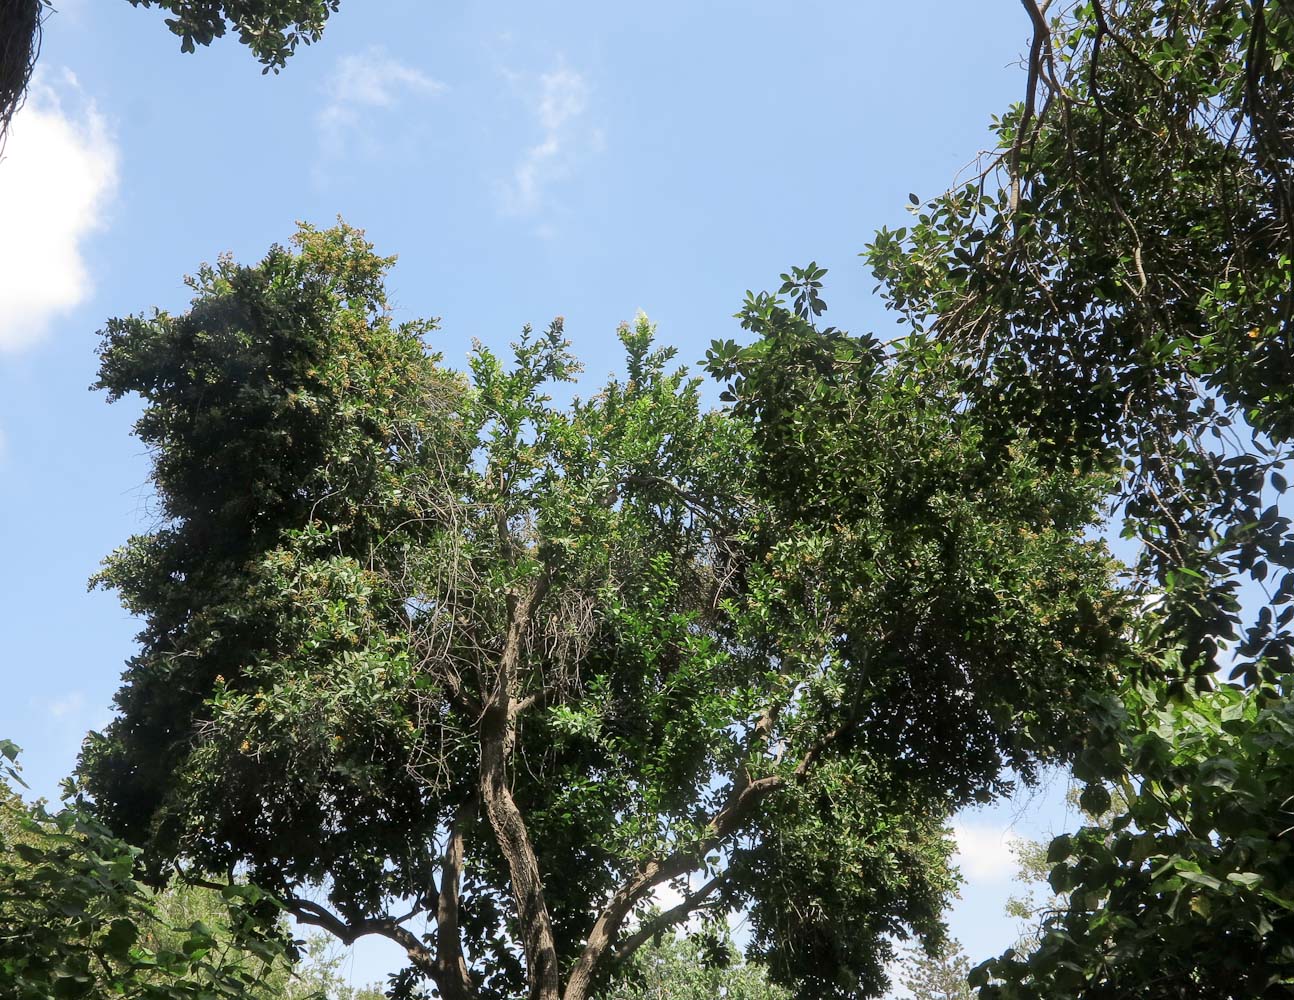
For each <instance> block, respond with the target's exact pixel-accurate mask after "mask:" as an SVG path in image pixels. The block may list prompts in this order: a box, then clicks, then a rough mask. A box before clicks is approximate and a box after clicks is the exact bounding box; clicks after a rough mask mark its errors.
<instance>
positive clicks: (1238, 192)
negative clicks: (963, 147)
mask: <svg viewBox="0 0 1294 1000" xmlns="http://www.w3.org/2000/svg"><path fill="white" fill-rule="evenodd" d="M1023 5H1024V7H1025V9H1026V11H1027V12H1028V13H1029V16H1030V21H1031V23H1032V26H1033V32H1034V34H1033V42H1032V46H1031V49H1030V53H1029V56H1028V59H1027V67H1028V78H1027V84H1026V88H1025V98H1024V101H1023V102H1022V103H1020V104H1018V105H1016V106H1014V107H1012V108H1011V109H1010V110H1009V111H1008V112H1007V113H1006V114H1004V115H1003V116H1002V117H1001V118H1000V119H995V120H994V126H995V129H996V132H997V136H998V145H997V148H996V149H995V150H994V151H993V153H992V154H991V156H990V157H989V159H988V162H987V163H986V164H984V169H983V171H982V173H980V175H979V176H977V177H976V178H974V179H973V180H972V181H970V182H969V183H966V184H962V185H958V186H956V187H955V188H954V189H953V190H950V191H949V192H947V193H946V194H944V195H942V196H940V197H938V198H934V199H932V200H930V201H929V202H927V203H926V204H924V205H922V204H921V203H920V200H919V199H917V197H916V196H915V195H914V196H913V201H914V203H915V204H916V207H914V210H913V211H914V215H915V219H914V222H913V224H912V225H911V226H910V227H903V228H900V229H898V230H893V231H891V230H882V231H881V232H880V233H879V234H878V235H877V237H876V239H875V241H874V242H873V243H872V244H871V245H870V246H869V247H868V249H867V254H866V255H867V257H868V260H869V262H870V263H871V265H872V267H873V269H874V270H875V273H876V275H877V276H878V278H879V279H880V280H881V282H882V286H883V288H884V290H885V294H886V296H887V298H888V301H889V303H890V305H891V306H892V307H894V308H895V309H897V310H899V311H900V313H901V314H902V316H903V318H904V319H905V320H906V321H908V322H910V323H912V324H913V326H914V327H915V328H916V329H919V330H924V331H926V332H927V333H928V334H929V335H931V336H934V337H937V338H938V339H939V340H940V342H942V343H944V344H945V345H947V346H948V347H949V348H951V349H953V350H955V351H956V352H958V354H959V355H960V356H961V358H962V359H963V362H964V363H965V364H966V366H967V385H968V392H970V393H971V394H972V395H973V396H974V398H975V399H976V405H977V406H978V407H980V408H981V412H982V413H983V416H984V419H985V420H986V421H994V420H996V421H997V422H1000V425H1001V426H1002V427H1003V428H1004V432H1006V433H1015V430H1014V428H1015V427H1016V426H1017V425H1018V424H1020V423H1025V424H1027V425H1028V426H1030V427H1032V428H1034V430H1035V433H1036V435H1037V437H1038V440H1039V442H1040V443H1041V444H1043V445H1044V446H1045V447H1046V448H1047V449H1048V450H1049V451H1052V452H1054V453H1056V454H1057V455H1063V456H1065V460H1066V461H1070V460H1073V459H1075V458H1079V459H1081V460H1084V461H1087V462H1091V463H1093V464H1096V465H1101V466H1105V467H1110V468H1121V469H1122V471H1123V472H1124V474H1125V479H1124V482H1123V487H1122V501H1123V512H1124V514H1125V533H1126V534H1127V535H1128V536H1129V537H1134V538H1136V539H1138V540H1139V541H1140V542H1141V544H1142V557H1141V564H1140V571H1141V572H1140V574H1139V579H1140V585H1141V586H1142V587H1143V589H1144V591H1145V592H1146V593H1147V595H1148V596H1149V595H1151V594H1153V595H1155V596H1156V597H1157V598H1158V599H1160V600H1162V601H1163V602H1164V610H1165V614H1164V615H1163V616H1162V624H1163V628H1164V629H1165V634H1164V636H1163V642H1164V644H1176V645H1177V646H1178V647H1179V650H1180V658H1179V659H1180V662H1179V663H1178V664H1176V666H1175V669H1174V676H1175V677H1177V678H1190V677H1194V678H1195V681H1196V684H1197V685H1198V686H1200V687H1206V686H1208V685H1209V684H1210V683H1212V680H1211V678H1212V677H1213V676H1214V675H1215V674H1217V673H1218V672H1219V671H1230V675H1231V677H1232V678H1233V679H1235V680H1237V681H1239V682H1241V683H1244V684H1246V685H1254V684H1259V683H1265V684H1268V685H1275V684H1276V683H1277V682H1278V680H1279V678H1280V677H1281V676H1282V675H1284V674H1286V673H1288V672H1290V671H1291V669H1294V656H1292V650H1294V632H1291V630H1290V627H1289V626H1290V623H1291V620H1294V608H1291V607H1290V606H1289V602H1290V600H1291V599H1292V598H1294V573H1292V572H1291V570H1294V533H1292V531H1291V526H1290V520H1289V518H1288V516H1287V515H1286V514H1285V513H1284V512H1283V511H1282V509H1281V507H1280V503H1279V501H1280V498H1281V496H1283V495H1284V493H1285V490H1286V487H1287V482H1288V480H1287V478H1286V477H1287V474H1288V473H1287V470H1286V469H1285V466H1286V463H1287V461H1288V459H1289V457H1290V443H1291V435H1292V434H1294V394H1291V386H1294V341H1292V340H1291V338H1292V337H1294V326H1292V325H1291V322H1290V321H1291V317H1292V316H1294V269H1292V265H1291V260H1294V195H1292V194H1291V192H1294V183H1291V181H1292V180H1294V178H1292V177H1291V169H1294V168H1291V163H1292V162H1294V99H1292V98H1294V59H1291V56H1292V55H1294V8H1292V7H1291V5H1290V4H1289V3H1288V2H1287V0H1219V2H1216V3H1208V4H1202V3H1178V2H1174V0H1087V2H1084V3H1078V4H1065V5H1058V8H1059V9H1061V14H1060V15H1059V16H1058V17H1056V18H1054V19H1050V18H1049V16H1048V8H1049V7H1050V6H1051V5H1050V4H1049V3H1046V2H1043V3H1037V2H1035V0H1023ZM1242 582H1247V586H1248V589H1249V592H1250V594H1251V595H1252V596H1246V598H1245V600H1244V601H1243V602H1242V601H1241V599H1240V585H1241V583H1242Z"/></svg>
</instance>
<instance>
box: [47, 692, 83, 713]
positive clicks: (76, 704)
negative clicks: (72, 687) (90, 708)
mask: <svg viewBox="0 0 1294 1000" xmlns="http://www.w3.org/2000/svg"><path fill="white" fill-rule="evenodd" d="M84 707H85V695H84V694H83V693H82V692H80V691H69V692H68V693H67V694H65V695H63V696H62V697H61V698H55V699H54V700H53V701H51V702H50V703H49V704H48V706H47V708H48V709H49V714H50V715H52V716H53V717H54V718H56V719H65V718H68V717H74V716H76V715H78V714H79V713H80V711H81V709H82V708H84Z"/></svg>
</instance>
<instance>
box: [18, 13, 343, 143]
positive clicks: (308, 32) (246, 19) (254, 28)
mask: <svg viewBox="0 0 1294 1000" xmlns="http://www.w3.org/2000/svg"><path fill="white" fill-rule="evenodd" d="M340 2H341V0H130V3H131V4H132V5H133V6H135V7H160V8H162V9H163V10H165V11H167V12H169V13H170V14H172V15H173V16H172V17H168V18H167V19H166V26H167V27H168V28H170V29H171V32H172V33H173V34H175V35H178V36H179V37H180V49H181V50H182V51H184V52H192V51H194V49H195V48H196V46H198V45H210V44H211V42H212V41H214V40H215V39H217V38H222V37H223V36H224V34H225V32H226V31H228V30H233V31H234V32H235V33H237V35H238V39H239V41H241V42H242V43H243V44H244V45H246V46H247V48H248V49H249V50H251V52H252V54H253V55H255V56H256V58H257V59H258V60H259V61H260V62H261V64H262V66H263V67H264V68H263V69H262V72H264V73H268V72H270V71H271V70H273V71H274V72H275V73H277V72H278V71H279V70H281V69H282V68H283V67H284V66H285V65H287V61H288V58H289V57H290V56H291V55H292V53H293V52H295V51H296V49H297V46H298V45H309V44H310V43H311V42H317V41H318V40H319V39H320V38H321V37H322V36H323V29H324V25H325V24H326V23H327V21H328V15H329V14H333V13H335V12H336V10H337V8H338V6H339V5H340ZM53 9H54V8H53V4H52V0H9V2H7V3H6V4H5V5H4V6H3V7H2V8H0V148H2V147H3V142H4V139H5V136H6V135H7V133H8V131H9V123H10V122H11V121H12V119H13V116H14V114H15V113H16V112H17V111H18V109H19V108H20V107H22V103H23V99H24V98H25V97H26V95H27V86H28V84H29V83H30V82H31V74H32V71H33V70H34V68H35V66H36V59H37V57H38V56H39V55H40V43H41V26H42V24H43V23H44V20H45V18H46V17H47V16H48V14H49V12H50V11H52V10H53Z"/></svg>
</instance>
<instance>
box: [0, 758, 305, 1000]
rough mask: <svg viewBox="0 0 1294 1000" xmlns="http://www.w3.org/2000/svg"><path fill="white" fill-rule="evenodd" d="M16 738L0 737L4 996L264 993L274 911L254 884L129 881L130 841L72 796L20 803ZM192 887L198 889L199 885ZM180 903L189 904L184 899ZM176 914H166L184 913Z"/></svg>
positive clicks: (276, 988)
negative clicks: (51, 803)
mask: <svg viewBox="0 0 1294 1000" xmlns="http://www.w3.org/2000/svg"><path fill="white" fill-rule="evenodd" d="M17 752H18V751H17V747H15V746H14V744H12V743H10V742H9V741H7V740H3V741H0V754H3V757H0V993H3V995H4V996H6V997H11V998H13V1000H50V998H51V997H53V998H60V1000H63V998H77V997H101V996H123V997H141V998H143V997H146V998H148V1000H196V998H199V997H209V996H214V995H217V994H218V995H220V996H223V997H228V998H230V1000H271V998H273V997H278V996H280V995H281V993H280V987H281V985H282V983H283V982H284V981H285V980H286V978H287V972H288V969H289V962H288V954H289V949H288V947H287V943H286V941H285V940H284V939H283V938H282V936H281V934H280V933H279V929H278V926H277V922H278V918H279V916H280V913H281V911H280V910H279V909H278V908H277V907H276V906H274V905H273V901H272V900H270V899H268V898H267V897H265V896H264V895H263V894H261V893H259V892H258V891H257V890H255V889H254V888H253V887H252V886H247V885H231V886H228V887H226V889H225V890H224V892H223V893H221V894H215V893H211V892H209V891H207V890H192V889H183V888H180V889H176V890H172V891H171V893H170V894H169V897H168V898H165V899H159V897H157V896H156V895H154V894H153V893H152V892H150V891H149V890H148V889H147V888H146V887H145V886H143V885H142V884H140V883H139V882H138V881H136V879H135V877H134V867H135V862H136V858H137V856H138V851H137V850H135V849H133V848H131V847H129V846H127V845H126V844H124V843H123V842H122V841H120V840H118V839H116V838H115V837H113V836H112V835H111V834H110V833H109V832H108V831H107V830H106V829H105V828H104V827H103V826H102V825H100V824H99V823H98V822H97V821H96V820H95V819H93V818H92V817H91V816H90V814H89V812H88V811H87V810H86V808H85V807H84V804H83V803H82V802H80V801H79V800H76V799H71V800H69V801H67V802H65V803H64V805H63V807H62V808H61V809H60V810H59V811H57V812H54V813H50V812H48V811H47V810H46V809H45V808H44V806H43V805H41V804H39V803H38V804H36V805H32V806H28V805H26V804H24V803H23V801H22V800H21V798H19V797H18V796H17V795H16V794H15V793H14V791H13V790H12V787H11V785H10V784H9V782H11V781H12V782H17V783H21V780H22V779H21V777H19V774H18V771H17V767H16V764H15V761H16V759H17ZM199 893H200V894H201V896H200V897H199V896H198V895H197V894H199ZM185 903H187V905H183V904H185ZM177 910H181V911H186V912H183V913H182V916H183V918H185V919H174V918H175V917H177V916H181V914H180V913H177V912H176V911H177Z"/></svg>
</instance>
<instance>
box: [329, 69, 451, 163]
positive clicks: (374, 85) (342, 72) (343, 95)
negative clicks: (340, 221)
mask: <svg viewBox="0 0 1294 1000" xmlns="http://www.w3.org/2000/svg"><path fill="white" fill-rule="evenodd" d="M444 90H445V85H444V84H443V83H441V82H440V81H439V80H433V79H432V78H431V77H429V76H427V75H426V74H425V73H423V72H422V71H421V70H418V69H415V68H414V67H412V66H406V65H405V64H404V63H402V62H400V61H399V60H397V59H395V58H393V57H392V56H391V55H390V54H388V53H387V51H386V50H385V49H384V48H382V47H381V46H380V45H373V46H370V47H369V48H367V49H365V50H364V51H363V52H360V53H358V54H354V55H348V56H342V58H341V59H339V60H338V61H337V68H336V70H335V71H334V72H333V75H332V78H331V79H330V80H329V82H328V87H327V91H328V103H327V104H326V105H324V107H323V109H322V110H321V111H320V112H319V115H318V123H319V133H320V141H321V142H322V144H323V146H324V148H325V149H326V150H327V151H328V152H330V153H332V154H334V155H336V154H340V153H341V152H343V151H344V149H345V148H346V146H347V145H348V143H349V141H350V140H353V139H354V138H356V137H357V136H360V135H361V134H363V132H364V125H365V121H366V118H367V115H368V114H371V113H372V112H373V110H374V109H388V110H389V109H391V108H394V107H395V106H396V105H397V104H399V103H400V102H401V100H403V98H404V97H405V96H407V95H410V94H413V95H421V96H423V97H434V96H435V95H437V94H440V93H443V92H444ZM366 112H367V114H366ZM365 144H366V145H368V144H369V143H368V142H367V141H366V142H365Z"/></svg>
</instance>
